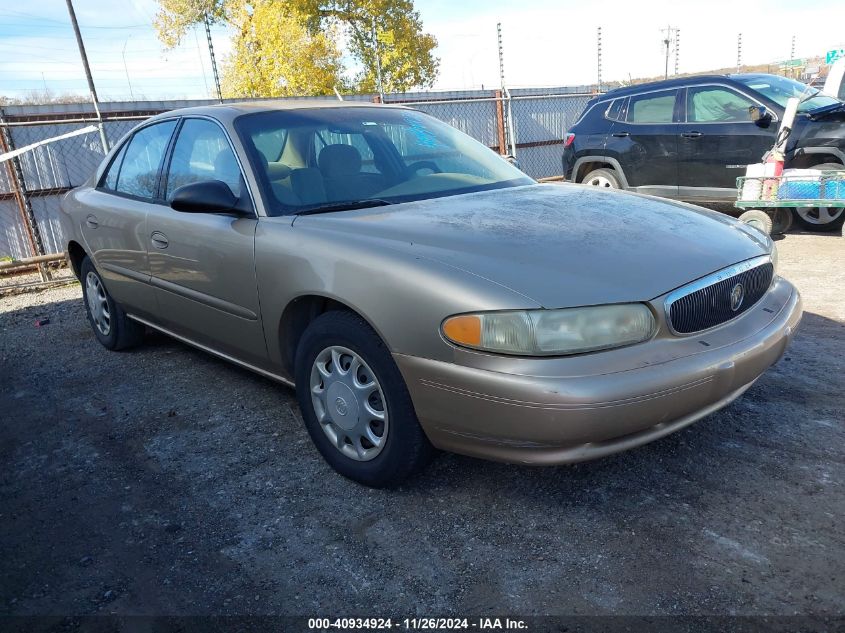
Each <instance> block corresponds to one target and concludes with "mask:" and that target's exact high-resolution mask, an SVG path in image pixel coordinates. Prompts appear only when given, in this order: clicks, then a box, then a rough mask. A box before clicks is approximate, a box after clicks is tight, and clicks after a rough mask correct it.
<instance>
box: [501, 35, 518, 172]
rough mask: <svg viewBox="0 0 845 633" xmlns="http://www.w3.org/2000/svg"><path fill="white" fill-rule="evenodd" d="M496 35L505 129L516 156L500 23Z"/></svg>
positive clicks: (511, 148) (511, 149) (512, 152)
mask: <svg viewBox="0 0 845 633" xmlns="http://www.w3.org/2000/svg"><path fill="white" fill-rule="evenodd" d="M496 36H497V38H498V40H499V79H500V81H501V85H502V94H503V95H504V97H505V99H507V107H506V108H505V109H504V117H505V129H506V130H507V136H508V140H509V141H510V152H511V154H510V155H511V156H513V157H514V158H516V135H515V134H514V129H513V112H512V111H511V93H510V91H509V90H508V87H507V84H506V83H505V47H504V44H503V43H502V23H501V22H498V23H497V24H496Z"/></svg>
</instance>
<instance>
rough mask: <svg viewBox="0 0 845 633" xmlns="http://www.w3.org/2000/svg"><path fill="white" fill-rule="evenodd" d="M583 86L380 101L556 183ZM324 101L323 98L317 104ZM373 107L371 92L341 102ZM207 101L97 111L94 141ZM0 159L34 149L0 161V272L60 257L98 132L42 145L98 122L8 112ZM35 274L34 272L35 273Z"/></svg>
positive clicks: (63, 113)
mask: <svg viewBox="0 0 845 633" xmlns="http://www.w3.org/2000/svg"><path fill="white" fill-rule="evenodd" d="M593 94H594V93H592V92H591V90H590V89H589V87H581V88H559V89H546V90H542V91H541V90H531V89H521V90H514V91H512V92H507V91H500V90H496V91H489V90H487V91H481V90H476V91H460V92H443V93H425V92H417V93H403V94H401V95H386V96H385V102H386V103H391V104H403V105H407V106H409V107H412V108H415V109H418V110H421V111H423V112H426V113H428V114H430V115H432V116H434V117H436V118H438V119H440V120H442V121H444V122H446V123H448V124H449V125H452V126H454V127H456V128H457V129H459V130H461V131H463V132H465V133H466V134H468V135H470V136H472V137H473V138H475V139H477V140H478V141H480V142H481V143H483V144H484V145H486V146H488V147H490V148H491V149H493V150H494V151H496V152H498V153H499V154H501V155H503V156H504V155H513V156H514V157H515V158H516V159H517V161H518V164H519V166H520V168H521V169H522V170H523V171H525V173H527V174H528V175H529V176H531V177H533V178H535V179H538V180H541V179H555V178H560V177H561V171H562V161H561V157H562V152H563V138H564V136H565V134H566V131H567V130H568V128H569V127H570V126H571V125H572V124H573V123H574V122H575V120H576V119H577V117H578V116H579V114H580V113H581V111H582V110H583V109H584V106H585V105H586V103H587V101H588V100H589V99H590V98H591V97H592V96H593ZM326 98H327V99H328V98H333V97H326ZM344 98H345V99H349V100H356V101H357V100H369V101H374V102H378V101H379V98H378V97H377V96H372V95H355V96H354V97H344ZM211 103H216V102H215V101H209V100H198V101H162V102H133V103H107V104H101V106H100V111H101V117H102V119H101V120H102V126H103V131H104V135H105V137H106V140H107V142H108V144H109V146H110V147H111V146H114V144H115V143H117V142H118V141H119V140H120V139H121V138H122V137H123V136H124V135H125V134H126V133H127V132H129V131H130V130H131V129H132V128H133V127H135V126H136V125H137V124H138V123H140V122H141V121H143V120H145V119H146V118H148V117H149V116H152V115H154V114H157V113H160V112H165V111H168V110H172V109H176V108H182V107H186V106H195V105H203V104H211ZM0 114H2V117H0V155H2V154H6V153H7V152H10V151H13V150H15V149H20V148H25V147H27V146H31V145H35V147H33V148H32V149H29V150H28V151H26V152H24V153H22V154H20V155H18V156H16V157H15V158H12V159H11V160H5V161H3V162H0V266H3V260H6V261H8V260H20V259H25V258H31V257H34V256H43V255H49V254H54V253H60V252H61V251H62V249H63V238H62V235H61V227H60V225H59V219H58V211H59V203H60V200H61V196H63V195H64V194H65V193H66V192H67V191H69V190H70V189H72V188H74V187H77V186H79V185H80V184H82V183H83V182H85V181H86V180H87V179H88V178H89V177H90V175H91V174H92V173H94V171H95V170H96V169H97V166H98V165H99V164H100V162H101V161H102V159H103V157H104V155H105V149H104V147H103V143H102V139H101V136H100V134H99V129H97V128H92V129H90V130H89V131H87V132H85V133H81V134H78V135H76V136H72V137H70V138H63V139H61V140H55V141H52V142H47V143H44V141H48V140H50V139H55V138H56V137H57V136H61V135H64V134H66V133H69V132H76V131H79V130H81V129H83V128H85V127H86V126H87V127H90V126H91V124H92V123H94V124H98V123H99V121H98V118H97V117H96V113H95V112H94V110H93V108H92V107H90V106H88V105H87V104H73V105H67V106H13V107H7V108H6V109H5V111H2V112H0ZM42 277H43V275H42Z"/></svg>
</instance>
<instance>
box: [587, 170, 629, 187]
mask: <svg viewBox="0 0 845 633" xmlns="http://www.w3.org/2000/svg"><path fill="white" fill-rule="evenodd" d="M581 183H582V184H585V185H591V186H593V187H604V188H605V189H621V188H622V187H621V185H620V184H619V178H618V177H617V176H616V173H615V172H614V171H613V170H612V169H594V170H593V171H591V172H590V173H588V174H587V175H586V176H584V179H583V180H582V181H581Z"/></svg>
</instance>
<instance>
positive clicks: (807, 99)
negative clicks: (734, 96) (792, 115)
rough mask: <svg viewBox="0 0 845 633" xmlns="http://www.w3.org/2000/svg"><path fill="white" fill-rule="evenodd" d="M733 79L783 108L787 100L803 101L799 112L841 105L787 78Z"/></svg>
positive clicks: (755, 77)
mask: <svg viewBox="0 0 845 633" xmlns="http://www.w3.org/2000/svg"><path fill="white" fill-rule="evenodd" d="M731 78H732V79H734V80H736V81H738V82H740V83H742V84H745V85H746V86H748V87H749V88H751V89H752V90H756V91H757V92H759V93H761V94H762V95H763V96H765V97H768V98H769V99H771V100H772V101H774V102H775V103H777V104H778V105H779V106H781V107H783V108H785V107H786V102H787V100H789V99H790V98H792V97H798V98H799V99H802V100H803V101H802V103H801V105H799V106H798V112H809V111H810V110H815V109H816V108H823V107H825V106H829V105H834V104H836V103H839V101H838V100H837V99H834V98H833V97H828V96H827V95H823V94H821V93H820V92H819V91H818V90H817V89H816V88H811V87H810V86H808V85H807V84H802V83H801V82H800V81H795V80H794V79H788V78H787V77H779V76H777V75H751V76H746V77H742V76H736V75H735V76H733V77H731Z"/></svg>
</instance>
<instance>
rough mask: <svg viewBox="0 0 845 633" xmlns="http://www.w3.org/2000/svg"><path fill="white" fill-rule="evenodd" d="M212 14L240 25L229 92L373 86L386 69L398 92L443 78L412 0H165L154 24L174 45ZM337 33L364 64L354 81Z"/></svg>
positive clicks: (229, 62)
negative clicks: (347, 71)
mask: <svg viewBox="0 0 845 633" xmlns="http://www.w3.org/2000/svg"><path fill="white" fill-rule="evenodd" d="M205 20H208V21H209V23H212V24H215V23H225V24H227V25H229V26H230V27H231V28H232V30H233V51H232V54H231V55H230V56H229V57H228V58H227V59H226V62H225V65H224V78H223V92H224V96H229V97H243V96H287V95H304V94H329V93H331V92H332V91H333V90H334V89H335V88H336V87H340V88H341V89H343V88H346V89H353V90H359V91H364V92H374V91H376V90H378V88H379V85H378V81H377V77H378V76H379V74H380V75H381V77H382V85H383V89H384V91H385V92H397V91H405V90H409V89H411V88H415V87H428V86H431V85H432V84H433V83H434V81H435V79H436V78H437V72H438V65H439V60H438V59H437V58H436V57H435V56H434V52H433V51H434V49H435V47H436V46H437V40H436V39H435V38H434V36H432V35H430V34H428V33H425V32H424V30H423V26H422V20H421V19H420V16H419V13H418V12H417V11H415V10H414V4H413V0H330V1H326V0H159V12H158V14H157V15H156V21H155V26H156V30H157V32H158V36H159V39H160V40H161V41H162V42H163V43H164V44H165V45H167V46H170V47H172V46H176V45H177V44H179V42H180V41H181V40H182V38H183V37H184V36H185V34H186V33H187V30H188V28H190V27H192V26H194V25H196V24H202V23H203V22H204V21H205ZM338 41H343V42H345V44H346V47H347V49H348V50H347V51H346V52H347V53H348V57H349V58H351V59H352V60H354V63H355V66H356V68H357V73H356V74H355V77H354V79H353V80H352V81H349V80H346V79H345V74H346V73H345V70H344V68H343V65H342V55H341V51H340V49H339V47H338ZM379 71H380V73H379Z"/></svg>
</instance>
